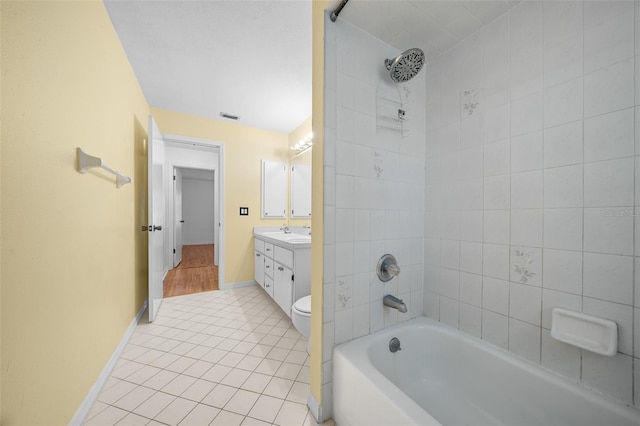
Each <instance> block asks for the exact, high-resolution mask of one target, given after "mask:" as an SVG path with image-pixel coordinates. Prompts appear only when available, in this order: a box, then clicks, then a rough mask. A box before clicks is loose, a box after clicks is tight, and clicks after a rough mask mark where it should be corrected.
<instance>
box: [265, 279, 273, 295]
mask: <svg viewBox="0 0 640 426" xmlns="http://www.w3.org/2000/svg"><path fill="white" fill-rule="evenodd" d="M264 291H266V292H267V294H268V295H269V296H271V297H273V278H271V277H268V276H266V275H265V277H264Z"/></svg>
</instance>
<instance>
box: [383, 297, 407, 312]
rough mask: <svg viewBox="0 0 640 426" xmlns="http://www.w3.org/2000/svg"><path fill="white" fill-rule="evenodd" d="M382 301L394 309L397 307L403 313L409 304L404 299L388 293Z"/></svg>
mask: <svg viewBox="0 0 640 426" xmlns="http://www.w3.org/2000/svg"><path fill="white" fill-rule="evenodd" d="M382 303H383V304H384V306H388V307H390V308H393V309H397V310H398V311H400V312H402V313H403V314H404V313H406V312H407V305H405V303H404V302H403V301H402V299H398V298H397V297H395V296H392V295H390V294H387V295H386V296H385V297H384V299H382Z"/></svg>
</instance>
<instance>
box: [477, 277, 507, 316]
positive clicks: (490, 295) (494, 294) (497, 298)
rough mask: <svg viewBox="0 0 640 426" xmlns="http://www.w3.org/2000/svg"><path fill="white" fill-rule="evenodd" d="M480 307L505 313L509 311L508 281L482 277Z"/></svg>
mask: <svg viewBox="0 0 640 426" xmlns="http://www.w3.org/2000/svg"><path fill="white" fill-rule="evenodd" d="M482 308H483V309H488V310H490V311H492V312H497V313H499V314H502V315H507V314H508V313H509V282H508V281H503V280H498V279H494V278H488V277H484V278H483V280H482Z"/></svg>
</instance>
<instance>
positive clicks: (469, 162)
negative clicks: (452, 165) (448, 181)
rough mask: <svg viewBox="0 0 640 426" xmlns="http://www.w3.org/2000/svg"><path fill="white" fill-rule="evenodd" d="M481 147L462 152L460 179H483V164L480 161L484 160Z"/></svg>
mask: <svg viewBox="0 0 640 426" xmlns="http://www.w3.org/2000/svg"><path fill="white" fill-rule="evenodd" d="M482 156H483V152H482V148H481V147H476V148H469V149H465V150H462V151H461V152H460V179H461V180H463V181H464V180H467V179H475V178H481V177H482V176H484V174H483V163H482V162H480V161H478V159H479V158H482Z"/></svg>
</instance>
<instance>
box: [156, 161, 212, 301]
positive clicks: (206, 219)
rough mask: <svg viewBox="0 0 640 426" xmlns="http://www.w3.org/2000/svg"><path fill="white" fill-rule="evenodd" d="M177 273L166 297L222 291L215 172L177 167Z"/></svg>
mask: <svg viewBox="0 0 640 426" xmlns="http://www.w3.org/2000/svg"><path fill="white" fill-rule="evenodd" d="M173 212H174V215H173V217H174V220H173V222H174V226H173V234H174V238H173V240H174V245H173V269H171V270H170V271H169V272H168V273H167V276H166V278H165V280H164V283H163V284H164V295H165V297H172V296H180V295H183V294H191V293H200V292H203V291H213V290H218V288H219V286H218V267H217V266H216V265H215V264H214V263H215V262H214V259H215V256H214V253H215V250H216V247H215V232H214V230H215V223H214V220H215V170H214V169H210V170H203V169H193V168H183V167H174V169H173Z"/></svg>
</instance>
